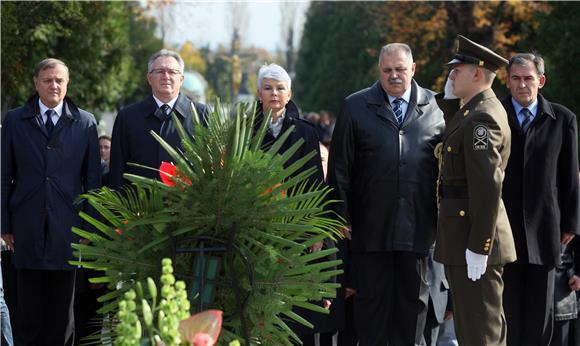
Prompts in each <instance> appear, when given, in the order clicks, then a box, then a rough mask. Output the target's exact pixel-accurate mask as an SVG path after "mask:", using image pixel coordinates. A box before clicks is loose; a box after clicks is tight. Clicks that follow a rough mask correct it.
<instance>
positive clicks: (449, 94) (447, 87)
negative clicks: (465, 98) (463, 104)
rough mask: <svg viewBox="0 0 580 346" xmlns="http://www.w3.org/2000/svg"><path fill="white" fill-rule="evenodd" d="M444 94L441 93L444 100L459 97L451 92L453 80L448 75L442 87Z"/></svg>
mask: <svg viewBox="0 0 580 346" xmlns="http://www.w3.org/2000/svg"><path fill="white" fill-rule="evenodd" d="M443 91H444V92H445V95H443V99H445V100H453V99H458V98H459V97H457V96H455V95H454V94H453V82H452V81H451V79H449V77H447V81H446V82H445V88H444V89H443Z"/></svg>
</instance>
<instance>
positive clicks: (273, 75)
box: [258, 64, 292, 90]
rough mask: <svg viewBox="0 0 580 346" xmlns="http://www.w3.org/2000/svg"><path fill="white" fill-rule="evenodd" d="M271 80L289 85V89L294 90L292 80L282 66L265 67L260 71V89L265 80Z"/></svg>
mask: <svg viewBox="0 0 580 346" xmlns="http://www.w3.org/2000/svg"><path fill="white" fill-rule="evenodd" d="M266 78H270V79H274V80H277V81H280V82H284V83H286V84H288V89H289V90H292V80H291V79H290V76H289V75H288V72H286V70H285V69H284V68H282V66H280V65H276V64H270V65H263V66H262V67H260V71H258V89H259V90H261V89H262V82H263V81H264V79H266Z"/></svg>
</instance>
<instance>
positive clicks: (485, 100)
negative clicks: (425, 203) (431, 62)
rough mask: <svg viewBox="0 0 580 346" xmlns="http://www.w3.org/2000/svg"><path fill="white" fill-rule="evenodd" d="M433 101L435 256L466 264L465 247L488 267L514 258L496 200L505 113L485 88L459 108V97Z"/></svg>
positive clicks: (505, 150)
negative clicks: (439, 115)
mask: <svg viewBox="0 0 580 346" xmlns="http://www.w3.org/2000/svg"><path fill="white" fill-rule="evenodd" d="M437 103H438V104H439V107H440V108H441V109H442V110H443V113H444V114H445V122H446V130H445V134H444V135H443V143H442V147H441V149H442V150H441V151H440V157H441V158H442V160H441V162H440V164H441V166H440V178H439V185H438V194H439V195H438V198H439V203H440V206H439V220H438V225H437V241H436V247H435V260H437V261H438V262H441V263H443V264H446V265H466V262H465V249H469V250H471V251H473V252H475V253H478V254H482V255H488V256H489V257H488V261H487V264H488V265H501V264H505V263H510V262H513V261H515V259H516V251H515V247H514V239H513V236H512V231H511V228H510V224H509V221H508V217H507V214H506V210H505V207H504V204H503V201H502V198H501V191H502V183H503V179H504V172H505V168H506V166H507V162H508V158H509V155H510V143H511V132H510V127H509V124H508V119H507V114H506V111H505V109H504V108H503V106H502V105H501V103H500V102H499V100H498V99H497V97H496V96H495V93H494V92H493V90H491V89H487V90H485V91H483V92H481V93H479V94H477V95H476V96H474V97H473V98H472V99H471V100H470V101H469V102H468V103H467V104H465V105H464V106H463V107H461V109H459V110H458V111H457V109H458V108H459V100H443V99H442V95H438V97H437Z"/></svg>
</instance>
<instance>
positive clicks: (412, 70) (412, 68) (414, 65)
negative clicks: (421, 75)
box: [411, 63, 417, 77]
mask: <svg viewBox="0 0 580 346" xmlns="http://www.w3.org/2000/svg"><path fill="white" fill-rule="evenodd" d="M415 68H417V64H416V63H413V64H412V65H411V77H413V76H414V75H415Z"/></svg>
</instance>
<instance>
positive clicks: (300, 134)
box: [256, 101, 324, 183]
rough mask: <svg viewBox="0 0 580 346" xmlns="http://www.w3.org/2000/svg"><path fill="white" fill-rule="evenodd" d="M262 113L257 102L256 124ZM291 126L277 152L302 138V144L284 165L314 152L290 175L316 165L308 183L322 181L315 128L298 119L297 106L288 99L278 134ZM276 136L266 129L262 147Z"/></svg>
mask: <svg viewBox="0 0 580 346" xmlns="http://www.w3.org/2000/svg"><path fill="white" fill-rule="evenodd" d="M263 117H264V114H263V110H262V105H261V103H258V117H257V122H256V125H259V124H260V123H261V120H262V119H263ZM291 126H294V128H293V130H292V132H291V133H290V135H289V136H288V138H287V139H286V141H285V142H284V143H283V144H282V147H281V148H280V150H278V153H279V154H283V153H284V152H286V150H288V149H290V147H291V146H293V145H294V144H295V143H296V142H297V141H299V140H300V139H303V140H304V144H302V146H301V147H300V148H299V149H298V150H297V151H296V152H295V153H294V155H292V156H291V157H290V159H289V160H288V161H287V162H286V163H285V166H286V167H289V166H291V165H292V164H293V163H294V162H296V161H298V160H299V159H301V158H302V157H304V156H306V155H308V154H310V153H311V152H313V151H314V152H316V155H314V156H313V157H312V158H311V159H310V160H308V162H306V163H305V164H304V166H302V167H301V168H300V169H299V170H298V171H297V172H295V173H294V174H293V175H292V176H295V175H297V174H299V173H300V172H303V171H305V170H307V169H309V168H310V167H316V171H315V172H314V174H312V175H311V176H310V177H309V181H310V183H316V182H322V181H324V172H323V170H322V161H321V158H320V142H319V140H318V133H317V131H316V128H315V127H314V125H313V124H311V123H310V122H308V121H306V120H304V119H300V113H299V111H298V107H297V106H296V104H295V103H294V102H293V101H288V103H287V104H286V113H285V116H284V120H283V122H282V130H281V131H280V134H279V136H281V135H282V134H284V133H285V132H286V131H287V130H288V129H289V128H290V127H291ZM275 141H276V138H274V136H273V135H272V133H271V132H270V131H269V130H268V131H267V132H266V136H265V137H264V141H263V148H264V149H267V148H269V147H270V146H272V144H274V142H275Z"/></svg>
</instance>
